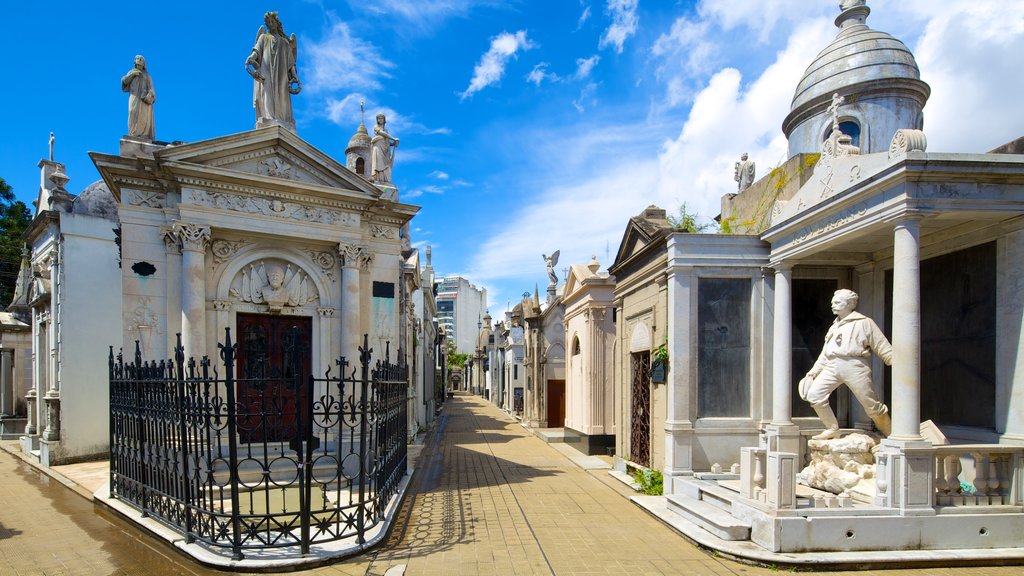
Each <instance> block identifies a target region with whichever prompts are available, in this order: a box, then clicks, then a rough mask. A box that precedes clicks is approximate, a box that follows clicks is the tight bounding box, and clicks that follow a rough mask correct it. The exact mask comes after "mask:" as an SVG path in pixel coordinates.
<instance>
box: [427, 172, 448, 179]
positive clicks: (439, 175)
mask: <svg viewBox="0 0 1024 576" xmlns="http://www.w3.org/2000/svg"><path fill="white" fill-rule="evenodd" d="M429 176H431V177H433V178H437V179H438V180H447V179H448V173H447V172H442V171H440V170H434V171H433V172H431V173H430V174H429Z"/></svg>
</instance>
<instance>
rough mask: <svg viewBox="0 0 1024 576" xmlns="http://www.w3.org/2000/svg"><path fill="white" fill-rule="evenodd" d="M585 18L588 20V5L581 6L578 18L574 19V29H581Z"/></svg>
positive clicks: (585, 20) (585, 21)
mask: <svg viewBox="0 0 1024 576" xmlns="http://www.w3.org/2000/svg"><path fill="white" fill-rule="evenodd" d="M587 20H590V6H584V7H583V13H582V14H580V18H579V20H577V21H576V29H577V30H580V29H582V28H583V25H584V24H586V23H587Z"/></svg>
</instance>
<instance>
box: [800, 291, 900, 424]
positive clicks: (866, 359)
mask: <svg viewBox="0 0 1024 576" xmlns="http://www.w3.org/2000/svg"><path fill="white" fill-rule="evenodd" d="M858 299H859V298H858V296H857V293H856V292H854V291H852V290H846V289H842V290H836V293H835V295H834V296H833V297H832V312H833V313H834V314H835V315H836V320H835V322H834V323H833V324H832V326H831V327H829V329H828V333H827V334H826V335H825V346H824V347H823V348H822V349H821V355H819V356H818V360H817V361H816V362H815V363H814V366H812V367H811V369H810V371H808V372H807V375H806V376H804V378H803V379H802V380H800V389H799V392H800V397H801V398H803V399H804V400H806V401H807V402H808V403H810V405H811V407H812V408H814V411H815V413H817V415H818V417H819V418H821V422H822V424H824V425H825V431H824V432H822V433H820V434H818V435H816V436H814V438H813V439H814V440H828V439H830V438H835V437H837V436H839V421H838V420H837V419H836V415H835V413H834V412H832V407H831V406H829V404H828V399H829V396H831V395H832V391H833V390H835V389H836V388H838V387H839V386H840V385H841V384H846V386H847V387H848V388H849V389H850V391H851V392H853V395H854V396H856V397H857V401H859V402H860V403H861V406H863V407H864V411H865V412H867V414H868V416H869V417H870V418H871V420H872V421H874V423H875V426H876V427H877V428H878V431H879V432H881V433H882V434H883V435H884V436H888V435H889V433H890V431H891V429H892V422H891V420H890V418H889V409H888V408H887V407H886V406H885V404H883V403H882V402H880V401H879V400H878V397H877V396H876V395H875V390H874V387H873V386H872V382H871V354H872V353H874V354H878V356H879V357H880V358H881V359H882V361H883V362H885V363H886V365H892V346H891V345H890V344H889V340H888V339H887V338H886V337H885V334H883V333H882V330H881V329H879V327H878V325H877V324H875V322H874V320H872V319H870V318H868V317H867V316H864V315H863V314H861V313H859V312H854V309H855V308H856V307H857V302H858Z"/></svg>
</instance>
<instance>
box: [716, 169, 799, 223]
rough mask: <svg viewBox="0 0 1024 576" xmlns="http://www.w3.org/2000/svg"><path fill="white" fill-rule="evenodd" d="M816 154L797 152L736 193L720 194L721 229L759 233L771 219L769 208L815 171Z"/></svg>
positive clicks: (788, 197)
mask: <svg viewBox="0 0 1024 576" xmlns="http://www.w3.org/2000/svg"><path fill="white" fill-rule="evenodd" d="M818 157H819V155H818V154H797V155H796V156H793V157H792V158H790V159H789V160H787V161H786V162H785V163H784V164H783V165H782V166H779V167H778V168H775V169H773V170H771V171H769V172H768V174H766V175H765V176H763V177H762V178H761V179H760V180H758V181H757V182H754V183H753V184H751V185H750V188H747V189H746V190H744V191H743V192H741V193H739V194H726V195H725V196H723V197H722V216H721V222H722V231H723V232H725V233H727V234H760V233H761V232H763V231H764V230H765V229H766V228H768V224H769V222H770V221H771V217H772V208H773V207H774V206H775V202H777V201H779V200H789V199H790V198H792V197H793V195H794V194H796V191H797V190H799V189H800V187H801V186H803V185H804V184H805V183H806V182H807V181H809V180H810V179H811V176H812V175H813V174H814V165H815V163H817V162H818Z"/></svg>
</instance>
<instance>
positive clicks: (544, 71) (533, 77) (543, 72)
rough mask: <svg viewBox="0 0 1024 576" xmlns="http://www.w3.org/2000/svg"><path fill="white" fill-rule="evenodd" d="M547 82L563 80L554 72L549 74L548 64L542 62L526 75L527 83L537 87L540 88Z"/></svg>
mask: <svg viewBox="0 0 1024 576" xmlns="http://www.w3.org/2000/svg"><path fill="white" fill-rule="evenodd" d="M545 80H547V81H549V82H558V81H559V80H561V78H559V77H558V75H557V74H555V73H554V72H548V63H547V62H541V63H539V64H537V65H535V66H534V67H533V70H530V73H529V74H527V75H526V81H527V82H533V84H534V85H535V86H540V85H541V84H542V83H543V82H544V81H545Z"/></svg>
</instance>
